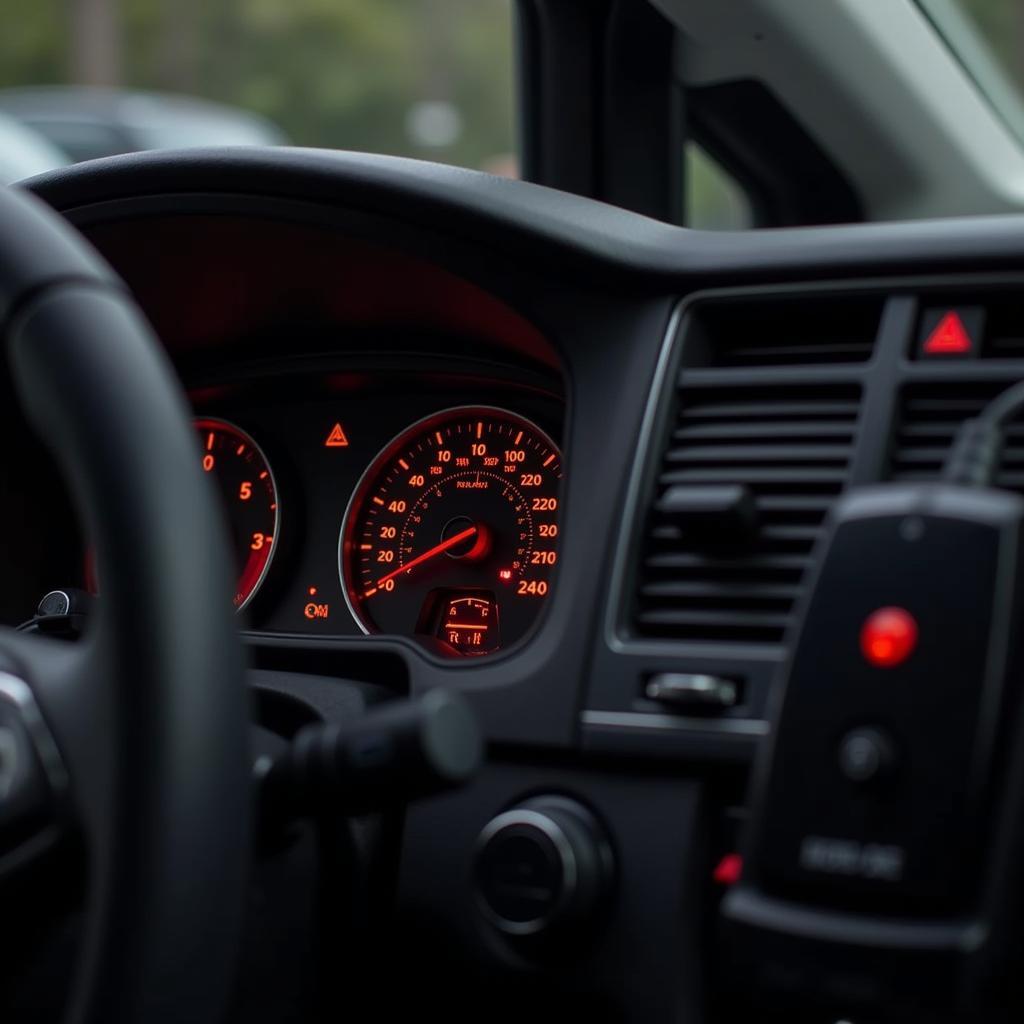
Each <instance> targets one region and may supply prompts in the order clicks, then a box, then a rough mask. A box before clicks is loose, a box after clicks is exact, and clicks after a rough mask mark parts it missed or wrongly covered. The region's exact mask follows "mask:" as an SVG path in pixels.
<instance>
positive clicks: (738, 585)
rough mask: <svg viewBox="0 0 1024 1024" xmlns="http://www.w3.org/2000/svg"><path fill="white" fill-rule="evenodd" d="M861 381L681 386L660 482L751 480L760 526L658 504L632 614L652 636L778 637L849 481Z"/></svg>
mask: <svg viewBox="0 0 1024 1024" xmlns="http://www.w3.org/2000/svg"><path fill="white" fill-rule="evenodd" d="M858 406H859V389H858V388H857V387H855V386H852V385H820V384H819V385H814V386H807V387H797V386H770V387H766V386H760V387H751V386H728V387H725V386H722V387H718V386H716V387H709V388H703V387H700V388H698V387H689V388H688V387H685V386H684V387H683V388H682V390H681V392H680V394H679V400H678V410H677V413H676V416H675V420H674V422H673V425H672V428H671V434H670V437H669V439H668V445H667V451H666V453H665V456H664V459H663V462H662V466H661V472H660V475H659V479H658V484H657V493H656V495H655V500H654V502H653V504H652V507H653V508H657V507H658V504H659V502H661V500H662V499H663V498H664V497H665V495H666V493H668V492H669V490H670V488H673V487H675V486H678V485H683V486H687V487H709V488H710V487H716V488H719V489H721V488H722V487H723V486H727V485H733V486H735V485H742V486H743V487H745V488H746V489H747V490H749V492H750V493H751V494H752V495H753V498H754V503H755V506H756V516H757V527H756V529H755V530H754V531H752V532H751V533H749V535H748V536H746V537H744V536H741V535H733V536H729V535H728V534H726V535H724V536H723V535H721V534H720V535H718V536H714V535H709V534H708V533H706V532H704V531H702V530H699V529H693V528H688V527H687V526H686V525H680V524H679V521H678V520H674V519H672V518H668V517H666V516H665V515H662V514H659V513H658V512H657V511H655V512H652V513H651V516H650V521H649V523H648V529H647V535H646V537H645V542H644V547H643V551H642V555H641V558H642V563H641V568H640V572H639V580H638V589H637V602H636V605H635V607H634V615H633V625H634V629H635V630H636V632H637V633H638V634H640V635H642V636H647V637H659V638H664V639H677V640H687V641H715V642H728V643H761V644H777V643H779V642H780V641H781V640H782V638H783V635H784V633H785V631H786V629H787V627H788V626H789V624H790V619H791V617H792V614H793V607H794V604H795V603H796V601H797V599H798V597H799V596H800V593H801V588H802V587H803V585H804V581H805V577H806V573H807V569H808V566H809V563H810V559H811V551H812V548H813V547H814V544H815V542H816V541H817V539H818V535H819V533H820V532H821V527H822V520H823V519H824V517H825V515H826V513H827V512H828V510H829V507H830V506H831V504H832V502H833V500H834V499H835V497H836V495H838V494H839V492H840V491H841V490H842V489H843V487H844V486H845V485H846V481H847V477H848V474H849V466H850V459H851V456H852V453H853V447H854V438H855V435H856V429H857V413H858Z"/></svg>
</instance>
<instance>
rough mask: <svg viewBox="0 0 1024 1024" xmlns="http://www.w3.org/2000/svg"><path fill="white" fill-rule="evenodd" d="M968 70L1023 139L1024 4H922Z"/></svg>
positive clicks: (984, 0)
mask: <svg viewBox="0 0 1024 1024" xmlns="http://www.w3.org/2000/svg"><path fill="white" fill-rule="evenodd" d="M918 5H919V6H920V8H921V9H922V10H923V11H924V13H925V15H926V16H927V17H928V18H929V20H930V21H931V22H932V24H933V25H934V26H935V28H936V29H937V30H938V32H939V34H940V35H941V36H942V38H943V39H944V40H945V42H946V44H947V45H948V46H949V48H950V49H951V50H952V51H953V53H954V55H955V56H956V58H957V59H958V60H959V61H960V63H961V64H962V65H963V67H964V70H965V71H966V72H967V73H968V74H969V75H970V76H971V78H972V79H973V80H974V82H975V84H976V85H977V86H978V88H979V89H981V91H982V92H983V93H984V94H985V96H986V97H987V98H988V100H989V102H990V103H991V105H992V107H993V108H994V109H995V111H996V113H997V114H998V115H999V116H1000V117H1001V118H1002V120H1003V121H1004V122H1005V124H1006V125H1007V127H1008V128H1010V130H1011V131H1012V132H1013V133H1014V134H1015V135H1016V136H1017V138H1018V139H1020V140H1021V141H1024V0H918Z"/></svg>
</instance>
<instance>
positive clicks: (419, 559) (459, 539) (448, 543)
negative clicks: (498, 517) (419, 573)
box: [377, 526, 478, 587]
mask: <svg viewBox="0 0 1024 1024" xmlns="http://www.w3.org/2000/svg"><path fill="white" fill-rule="evenodd" d="M477 533H478V530H477V528H476V527H475V526H470V527H468V528H467V529H465V530H463V531H462V532H461V533H457V534H455V536H453V537H449V538H448V539H447V540H443V541H441V543H440V544H437V545H436V546H434V547H432V548H431V549H430V550H429V551H424V552H423V554H422V555H417V556H416V557H415V558H414V559H413V560H412V561H411V562H406V563H405V565H400V566H399V567H398V568H397V569H394V570H393V571H391V572H389V573H388V574H387V576H381V578H380V579H379V580H377V586H378V587H382V586H384V584H385V583H387V581H388V580H392V579H394V578H395V577H396V576H401V575H402V573H403V572H408V571H409V570H410V569H414V568H415V567H416V566H417V565H422V564H423V563H424V562H426V561H428V560H429V559H431V558H435V557H436V556H437V555H443V554H444V553H445V552H446V551H449V550H451V549H452V548H454V547H456V546H457V545H459V544H462V543H463V542H464V541H467V540H469V538H470V537H475V536H476V535H477Z"/></svg>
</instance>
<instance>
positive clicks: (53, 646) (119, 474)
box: [0, 189, 250, 1024]
mask: <svg viewBox="0 0 1024 1024" xmlns="http://www.w3.org/2000/svg"><path fill="white" fill-rule="evenodd" d="M0 324H2V331H3V338H4V342H5V344H6V351H7V353H8V356H9V364H10V367H11V371H12V375H13V379H14V385H15V389H16V391H17V393H18V396H19V398H20V400H21V402H22V404H23V406H24V409H25V412H26V414H27V416H28V419H29V421H30V423H31V424H32V426H33V428H34V429H35V430H36V431H37V432H38V433H39V435H40V436H41V437H42V438H43V440H44V441H45V443H46V444H47V445H48V446H49V447H50V449H51V450H52V452H53V455H54V457H55V459H56V461H57V463H58V464H59V466H60V468H61V470H62V472H63V474H64V475H65V477H66V479H67V481H68V483H69V486H70V488H71V491H72V494H73V496H74V498H75V501H76V505H77V507H78V510H79V513H80V516H81V519H82V522H83V524H84V525H85V527H86V528H87V530H88V535H89V537H90V539H91V540H92V541H93V542H94V544H95V550H96V553H97V568H98V576H99V579H100V581H101V585H102V602H101V603H100V607H99V610H98V612H97V614H96V616H95V621H94V623H91V625H90V629H89V630H88V631H87V634H86V636H85V637H84V638H83V639H82V640H81V641H80V642H78V643H68V642H62V641H57V640H47V639H44V638H41V637H38V636H32V635H29V634H25V633H16V632H14V631H3V632H0V882H3V881H4V880H5V878H4V876H8V879H7V880H9V876H10V875H11V874H12V873H15V872H17V871H18V869H19V868H21V867H23V866H24V865H25V864H26V863H27V862H31V861H33V858H35V857H37V856H38V854H39V852H40V851H41V850H42V849H43V848H44V847H45V846H46V845H47V844H48V843H49V842H50V840H51V839H52V838H53V836H54V835H55V833H56V832H58V831H59V830H62V829H66V828H68V827H69V825H72V824H73V825H74V826H75V827H76V828H79V829H80V831H81V835H82V837H83V839H84V845H85V848H86V850H87V854H88V872H87V884H88V892H87V897H86V916H85V923H84V928H83V932H82V937H81V940H80V951H79V954H78V965H77V973H76V979H75V982H74V985H73V988H72V995H71V997H70V1002H69V1006H68V1008H67V1011H66V1019H67V1020H69V1021H74V1022H76V1024H93V1022H97V1024H98V1022H100V1021H102V1022H104V1024H122V1022H124V1024H127V1022H132V1024H142V1022H143V1021H144V1022H146V1024H154V1022H164V1021H168V1022H169V1021H174V1022H179V1024H180V1022H182V1021H188V1022H189V1024H197V1022H205V1021H215V1020H218V1019H219V1018H220V1017H221V1016H222V1015H223V1013H224V1009H225V1005H226V1002H227V996H228V990H229V987H230V984H231V982H232V980H233V970H232V968H233V957H234V954H235V951H236V946H237V940H238V937H239V934H240V931H241V926H242V915H243V904H244V886H245V878H244V875H245V866H246V864H247V861H248V854H249V840H250V835H249V814H250V812H249V803H250V773H249V763H248V754H247V713H246V712H247V708H246V698H245V687H244V680H243V662H242V657H241V647H240V643H239V641H238V638H237V633H236V627H235V623H234V620H233V616H232V611H231V601H230V595H231V584H232V578H231V571H230V559H229V554H228V547H227V540H226V535H225V533H224V527H223V525H222V517H221V515H220V513H219V512H218V510H217V507H216V502H215V495H214V494H213V491H212V488H211V487H210V486H209V484H208V482H207V480H206V479H205V478H204V474H203V473H202V470H201V468H200V464H199V459H198V457H197V453H196V448H195V441H194V438H193V434H192V431H191V429H190V426H189V411H188V407H187V404H186V401H185V398H184V396H183V394H182V393H181V390H180V389H179V387H178V385H177V384H176V382H175V378H174V374H173V371H172V369H171V366H170V364H169V362H168V360H167V359H166V358H165V356H164V355H163V353H162V351H161V349H160V347H159V345H158V343H157V342H156V339H155V338H154V336H153V334H152V331H151V330H150V329H149V327H148V326H147V325H146V323H145V321H144V320H143V318H142V316H141V314H140V313H139V311H138V310H137V309H136V307H135V306H134V304H133V302H132V301H131V299H130V298H129V296H128V295H127V294H126V292H125V290H124V288H123V286H122V285H121V284H120V283H119V281H118V279H117V278H116V276H115V275H114V273H113V271H111V270H110V269H109V268H108V267H106V266H105V265H104V264H103V262H102V260H101V259H100V258H99V257H98V256H97V255H96V254H95V253H94V252H92V251H91V250H90V249H89V247H88V246H87V244H86V243H85V242H84V241H83V240H81V239H80V238H78V236H77V235H76V234H75V233H74V232H73V231H72V230H71V229H70V228H69V227H68V226H67V225H65V224H64V223H63V222H62V221H61V220H59V219H58V217H57V216H56V215H55V214H53V213H52V212H50V211H49V210H48V209H47V208H46V207H44V206H43V205H42V204H41V203H40V202H39V201H37V200H35V199H33V198H31V197H29V196H27V195H22V194H18V193H16V192H14V191H11V190H6V189H0ZM37 866H38V863H37ZM16 925H17V922H14V921H11V920H10V918H8V917H7V915H6V914H5V920H4V924H3V927H4V929H5V930H7V929H10V928H12V927H15V926H16ZM3 988H4V986H3V984H2V982H0V992H2V991H3ZM4 1014H5V1012H4V1009H3V1007H2V1006H0V1016H3V1015H4Z"/></svg>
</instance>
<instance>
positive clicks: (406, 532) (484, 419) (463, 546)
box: [340, 407, 562, 654]
mask: <svg viewBox="0 0 1024 1024" xmlns="http://www.w3.org/2000/svg"><path fill="white" fill-rule="evenodd" d="M561 476H562V467H561V455H560V454H559V451H558V448H557V447H556V446H555V444H554V442H553V441H551V439H550V438H549V437H548V436H547V435H546V434H545V433H544V432H543V431H542V430H541V429H540V428H539V427H537V426H535V425H534V424H533V423H530V422H529V421H528V420H525V419H523V418H522V417H521V416H518V415H516V414H514V413H511V412H506V411H504V410H501V409H493V408H488V407H465V408H458V409H448V410H446V411H445V412H441V413H438V414H436V415H434V416H430V417H428V418H427V419H425V420H421V421H420V422H419V423H415V424H413V426H411V427H410V428H409V429H408V430H406V431H404V432H403V433H402V434H400V435H399V436H398V437H397V438H395V440H394V441H392V442H391V444H389V445H388V446H387V448H385V449H384V451H383V452H381V454H380V455H378V456H377V458H376V459H375V460H374V462H373V464H372V465H371V466H370V467H369V469H368V470H367V471H366V473H365V474H364V476H363V479H362V481H361V482H360V484H359V487H358V488H357V489H356V492H355V494H354V495H353V498H352V501H351V503H350V504H349V508H348V511H347V512H346V515H345V522H344V524H343V527H342V533H341V544H340V562H341V576H342V587H343V589H344V591H345V595H346V598H347V600H348V603H349V607H350V608H351V609H352V614H353V615H354V616H355V618H356V621H357V622H358V623H359V624H360V626H361V627H362V628H363V629H364V630H365V631H366V632H367V633H377V632H383V633H398V634H404V635H420V636H425V637H433V638H436V639H437V640H439V641H440V642H441V644H442V648H443V649H445V650H447V651H449V652H450V653H453V654H489V653H491V652H493V651H496V650H498V648H500V647H503V646H507V645H508V644H510V643H513V642H515V641H516V640H518V639H520V638H521V637H523V636H524V635H525V634H526V633H527V632H528V630H529V629H530V627H531V626H532V625H533V624H534V622H535V621H536V619H537V615H538V613H539V612H540V609H541V607H542V606H543V602H544V600H545V599H546V598H547V597H548V596H549V595H550V593H551V586H552V576H553V574H554V568H555V565H556V563H557V561H558V503H559V480H560V479H561Z"/></svg>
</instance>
